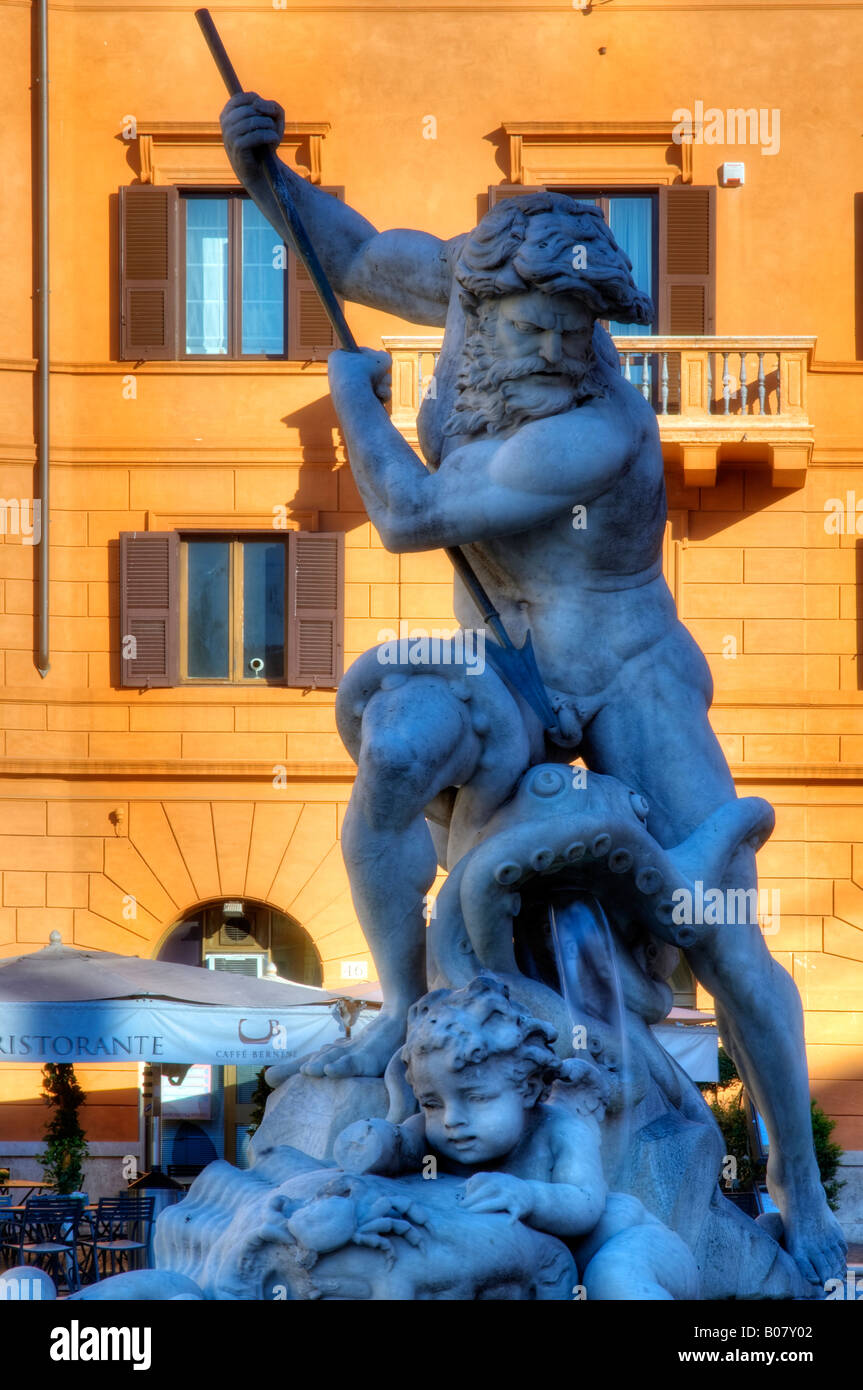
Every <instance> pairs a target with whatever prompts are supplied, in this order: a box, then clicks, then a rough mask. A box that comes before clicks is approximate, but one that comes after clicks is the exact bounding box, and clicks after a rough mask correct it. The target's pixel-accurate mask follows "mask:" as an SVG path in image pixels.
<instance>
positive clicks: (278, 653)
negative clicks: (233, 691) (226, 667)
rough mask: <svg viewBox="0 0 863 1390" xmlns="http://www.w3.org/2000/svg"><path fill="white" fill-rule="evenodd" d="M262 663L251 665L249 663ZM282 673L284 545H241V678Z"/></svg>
mask: <svg viewBox="0 0 863 1390" xmlns="http://www.w3.org/2000/svg"><path fill="white" fill-rule="evenodd" d="M253 661H254V662H255V663H257V662H259V661H260V662H263V665H262V666H257V664H256V665H255V666H252V664H251V663H252V662H253ZM284 670H285V546H284V542H283V541H245V542H244V543H243V672H242V674H243V677H244V678H245V679H248V678H249V677H252V678H254V677H255V676H257V677H258V678H259V679H261V680H264V679H265V678H267V677H269V678H270V679H274V678H275V679H278V678H281V677H282V676H283V675H284Z"/></svg>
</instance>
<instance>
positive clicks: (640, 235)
mask: <svg viewBox="0 0 863 1390" xmlns="http://www.w3.org/2000/svg"><path fill="white" fill-rule="evenodd" d="M586 201H588V200H587V199H585V202H586ZM608 225H609V226H610V228H611V233H612V236H613V237H614V239H615V241H616V242H617V244H618V246H619V247H620V248H621V250H623V251H625V252H626V254H627V256H628V257H629V259H630V260H631V261H632V278H633V279H634V281H635V283H636V285H637V286H638V288H639V289H640V290H644V291H645V293H646V294H649V295H650V297H651V299H653V300H654V303H655V302H656V299H655V294H654V286H653V199H652V198H637V197H619V198H616V197H610V198H609V200H608ZM609 332H610V333H612V334H618V335H620V336H621V337H633V336H635V337H637V336H639V335H641V334H644V333H652V332H653V329H652V327H649V326H647V325H646V324H640V323H614V322H612V323H610V324H609Z"/></svg>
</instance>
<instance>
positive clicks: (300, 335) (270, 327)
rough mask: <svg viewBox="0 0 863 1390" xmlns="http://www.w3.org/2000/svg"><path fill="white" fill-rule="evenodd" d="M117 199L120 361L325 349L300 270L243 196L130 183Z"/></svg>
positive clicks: (321, 323) (322, 322) (328, 333)
mask: <svg viewBox="0 0 863 1390" xmlns="http://www.w3.org/2000/svg"><path fill="white" fill-rule="evenodd" d="M323 191H324V192H327V193H330V194H331V195H332V196H333V197H341V196H342V190H341V189H335V188H328V189H325V190H323ZM119 203H120V306H121V307H120V358H121V359H122V360H129V361H148V360H153V361H157V360H161V361H178V360H181V359H183V358H186V357H192V358H196V359H201V358H225V359H231V358H234V359H236V358H276V359H278V358H286V357H287V358H293V359H295V360H298V361H310V360H317V359H322V358H325V357H326V356H327V354H328V353H329V352H330V350H331V349H332V348H333V347H334V346H335V340H334V337H333V332H332V328H331V325H330V322H329V319H328V318H327V315H326V313H325V311H324V308H323V305H322V304H321V301H320V299H319V297H318V294H317V291H316V290H315V288H314V286H313V284H312V282H311V280H310V279H309V277H308V275H307V273H306V271H305V268H304V267H303V266H302V265H301V264H300V263H299V262H298V261H297V258H296V256H294V254H293V253H292V252H290V251H288V250H286V248H285V246H284V245H283V244H282V243H280V241H279V239H278V236H277V234H276V233H275V232H274V231H273V228H272V227H271V226H270V224H269V222H267V220H266V218H265V217H264V216H263V215H262V214H261V213H260V212H259V211H258V209H257V207H256V206H255V204H254V203H253V202H252V201H251V199H250V198H248V197H247V196H246V194H245V193H243V192H241V191H239V190H235V189H212V190H208V191H201V190H195V191H192V190H188V191H184V190H182V189H179V188H158V187H154V186H153V185H151V184H140V185H138V184H135V185H133V186H131V187H129V188H121V189H120V199H119Z"/></svg>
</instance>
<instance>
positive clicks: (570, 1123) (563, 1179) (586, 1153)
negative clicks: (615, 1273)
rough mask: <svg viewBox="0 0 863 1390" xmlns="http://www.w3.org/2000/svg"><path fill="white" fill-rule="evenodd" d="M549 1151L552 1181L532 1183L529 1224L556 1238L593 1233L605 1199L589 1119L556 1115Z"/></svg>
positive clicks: (595, 1134) (596, 1132)
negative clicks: (552, 1163)
mask: <svg viewBox="0 0 863 1390" xmlns="http://www.w3.org/2000/svg"><path fill="white" fill-rule="evenodd" d="M552 1150H553V1153H554V1167H553V1169H552V1174H551V1180H550V1181H549V1182H537V1183H532V1184H531V1188H532V1189H533V1203H532V1206H531V1214H530V1216H529V1217H528V1218H527V1219H528V1223H529V1225H531V1226H535V1227H536V1229H537V1230H538V1231H548V1232H549V1233H550V1234H551V1235H555V1236H580V1235H584V1234H585V1233H586V1232H587V1231H591V1230H593V1227H594V1226H595V1225H596V1223H597V1221H598V1220H599V1218H600V1216H601V1215H602V1213H603V1209H604V1207H605V1201H606V1197H607V1196H608V1188H607V1186H606V1183H605V1178H604V1176H603V1172H602V1154H601V1152H600V1147H599V1130H598V1127H597V1125H596V1124H595V1123H594V1122H593V1121H592V1120H586V1119H580V1118H577V1117H576V1116H574V1115H564V1114H560V1113H559V1112H558V1113H556V1114H555V1118H554V1122H553V1138H552Z"/></svg>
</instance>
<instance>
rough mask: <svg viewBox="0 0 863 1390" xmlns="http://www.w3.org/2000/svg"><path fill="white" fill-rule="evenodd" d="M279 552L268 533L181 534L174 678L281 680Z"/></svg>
mask: <svg viewBox="0 0 863 1390" xmlns="http://www.w3.org/2000/svg"><path fill="white" fill-rule="evenodd" d="M286 551H287V545H286V542H285V541H284V540H274V539H273V538H272V537H255V538H253V539H251V538H245V537H243V538H241V537H239V536H235V537H230V538H229V537H224V536H219V537H212V538H201V539H198V538H194V539H192V538H190V539H188V540H183V541H181V543H180V680H181V681H194V680H205V681H207V682H208V683H209V682H212V681H230V682H237V681H247V680H248V681H252V682H254V683H256V684H261V682H264V683H266V682H273V681H275V682H281V681H283V680H284V675H285V633H286V624H285V571H286V563H285V562H286Z"/></svg>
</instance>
